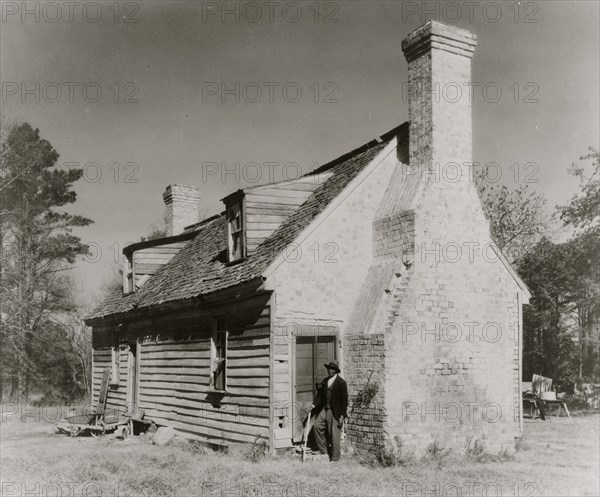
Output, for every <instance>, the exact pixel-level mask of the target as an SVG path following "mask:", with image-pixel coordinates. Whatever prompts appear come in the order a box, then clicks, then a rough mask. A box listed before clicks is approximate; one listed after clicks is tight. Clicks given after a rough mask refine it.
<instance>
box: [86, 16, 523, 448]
mask: <svg viewBox="0 0 600 497" xmlns="http://www.w3.org/2000/svg"><path fill="white" fill-rule="evenodd" d="M475 46H476V38H475V36H474V35H472V34H471V33H469V32H468V31H465V30H462V29H458V28H455V27H448V26H445V25H442V24H439V23H436V22H428V23H427V24H425V25H424V26H422V27H420V28H419V29H417V30H416V31H414V32H413V33H411V34H410V35H409V36H408V37H407V38H406V39H405V40H404V42H403V43H402V49H403V51H404V54H405V57H406V59H407V61H408V73H409V76H408V78H409V81H408V85H409V86H408V88H410V91H408V95H409V122H408V123H404V124H403V125H401V126H399V127H397V128H395V129H393V130H391V131H390V132H388V133H385V134H384V135H382V136H381V137H380V138H378V139H376V140H373V141H371V142H369V143H367V144H365V145H363V146H362V147H360V148H357V149H356V150H353V151H351V152H349V153H348V154H345V155H343V156H342V157H339V158H338V159H336V160H334V161H332V162H330V163H328V164H326V165H324V166H322V167H320V168H318V169H317V170H315V171H313V172H312V173H310V174H307V175H305V176H303V177H302V178H300V179H298V180H295V181H284V182H281V183H275V184H267V185H262V186H253V187H250V188H246V189H243V190H238V191H236V192H233V193H232V194H231V195H229V196H227V197H225V198H224V199H223V202H224V212H223V213H222V214H220V215H217V216H213V217H211V218H209V219H206V220H203V221H201V222H198V211H199V205H200V202H201V198H200V193H201V192H200V191H199V190H198V189H197V188H194V187H186V186H181V185H171V186H170V187H168V188H167V191H166V192H165V194H164V200H165V203H166V206H167V224H168V236H166V237H165V238H162V239H159V240H151V241H146V242H141V243H136V244H133V245H129V246H128V247H126V248H125V250H124V254H125V255H126V256H127V261H128V264H127V267H126V268H125V270H124V278H123V288H121V289H117V290H116V291H115V292H114V293H113V294H112V295H110V296H109V297H108V298H107V299H106V301H105V302H104V303H103V304H102V305H101V306H100V307H99V308H98V309H97V310H96V312H95V313H94V315H93V316H91V317H89V318H88V319H87V323H88V324H89V325H90V326H92V327H93V378H94V380H93V381H94V385H93V387H94V388H93V391H94V395H97V394H98V391H99V383H100V378H101V372H102V371H103V370H104V369H105V368H107V367H110V368H111V370H112V374H111V387H110V392H109V406H111V405H112V406H116V407H119V408H121V409H128V406H131V405H137V406H139V407H140V408H142V409H144V410H145V412H146V415H147V417H148V418H150V419H153V420H154V421H155V422H156V423H157V424H163V425H169V426H173V427H174V428H175V429H176V430H178V431H179V432H180V433H182V434H184V435H186V436H189V437H195V438H198V439H200V440H204V441H207V442H211V443H215V444H220V445H228V444H235V443H251V442H253V441H255V440H257V439H260V438H262V439H265V440H267V441H268V443H269V445H270V447H271V448H272V449H276V448H283V447H290V446H292V444H293V443H294V442H297V441H299V440H300V438H301V433H302V418H303V416H302V408H303V406H305V405H307V404H309V403H310V402H311V400H312V395H313V390H314V385H315V383H316V382H317V381H319V379H320V378H322V377H323V375H324V373H325V371H324V368H323V367H322V366H323V363H325V362H327V361H328V360H330V359H333V358H336V359H338V360H339V361H340V363H341V365H342V375H343V376H344V377H345V378H346V379H347V381H348V384H349V389H350V398H351V408H350V416H349V420H348V423H347V434H348V440H349V441H350V442H352V443H353V444H354V445H355V446H356V447H357V448H359V449H370V448H372V447H373V445H374V444H384V443H386V441H387V440H389V439H393V437H395V436H398V437H399V438H400V439H401V440H402V441H403V443H405V444H407V445H413V446H414V447H415V448H417V449H424V448H426V447H427V446H428V445H429V444H431V443H432V442H436V443H439V444H440V445H442V446H445V447H459V448H463V447H464V445H465V443H466V441H467V440H469V439H470V440H475V439H479V438H481V439H484V440H485V443H486V446H487V447H488V448H489V449H490V450H491V449H495V448H497V449H502V448H507V447H511V446H513V445H514V440H515V437H519V436H520V433H521V428H522V427H521V423H522V416H521V411H522V406H521V400H520V399H521V394H520V388H521V387H520V378H521V347H522V339H521V337H522V330H521V307H522V305H523V304H526V303H527V302H528V299H529V296H530V294H529V291H528V290H527V287H526V286H525V285H524V283H523V282H522V281H521V280H520V278H519V277H518V275H517V274H516V272H515V271H514V269H513V268H512V267H511V266H510V264H509V263H508V262H507V261H506V259H505V258H504V256H503V255H502V253H501V252H500V250H498V248H497V247H496V246H495V245H494V243H493V241H492V239H491V237H490V233H489V225H488V222H487V221H486V219H485V218H484V215H483V211H482V208H481V204H480V200H479V198H478V195H477V192H476V188H475V185H474V183H473V181H472V177H471V174H470V172H471V171H470V169H471V166H470V162H471V154H472V138H471V136H472V129H471V103H470V101H469V99H468V98H461V99H458V100H457V99H449V98H437V97H436V94H435V92H434V91H432V88H435V87H436V85H441V86H442V87H444V85H461V86H462V85H463V84H464V83H468V82H470V78H471V57H472V55H473V52H474V50H475Z"/></svg>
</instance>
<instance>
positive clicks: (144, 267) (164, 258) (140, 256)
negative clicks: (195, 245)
mask: <svg viewBox="0 0 600 497" xmlns="http://www.w3.org/2000/svg"><path fill="white" fill-rule="evenodd" d="M186 243H188V240H185V241H180V242H173V243H169V244H166V245H157V246H154V247H147V248H142V249H138V250H136V251H135V252H134V253H133V256H132V257H133V272H134V273H135V283H136V285H138V286H139V285H140V284H141V283H142V278H143V277H145V276H147V275H153V274H155V273H156V272H157V271H158V270H159V269H160V268H161V267H162V266H164V265H165V264H166V263H167V262H169V261H170V260H171V259H172V258H173V256H174V255H175V254H177V252H179V251H180V250H181V248H182V247H183V246H184V245H185V244H186Z"/></svg>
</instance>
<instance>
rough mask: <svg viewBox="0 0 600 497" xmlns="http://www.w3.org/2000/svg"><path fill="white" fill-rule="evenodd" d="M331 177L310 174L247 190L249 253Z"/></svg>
mask: <svg viewBox="0 0 600 497" xmlns="http://www.w3.org/2000/svg"><path fill="white" fill-rule="evenodd" d="M330 176H331V173H326V174H320V175H315V176H307V177H302V178H298V179H296V180H294V181H288V182H285V183H279V184H271V185H264V186H257V187H255V188H251V189H247V190H245V197H246V198H245V208H246V244H247V252H248V253H249V254H250V253H252V252H253V251H254V250H255V249H256V247H258V245H259V244H261V243H262V242H263V241H264V240H265V239H266V238H267V237H268V236H269V235H270V234H271V233H273V231H275V230H276V229H277V228H278V227H279V225H280V224H281V223H283V222H284V221H285V220H286V219H287V218H288V217H289V216H290V215H291V214H292V213H294V212H295V211H296V210H297V209H298V207H299V206H300V205H302V204H303V203H304V202H305V201H306V199H308V197H310V196H311V195H312V193H313V192H314V191H315V190H316V189H317V188H318V187H319V186H321V184H322V183H323V182H324V181H325V180H326V179H327V178H329V177H330Z"/></svg>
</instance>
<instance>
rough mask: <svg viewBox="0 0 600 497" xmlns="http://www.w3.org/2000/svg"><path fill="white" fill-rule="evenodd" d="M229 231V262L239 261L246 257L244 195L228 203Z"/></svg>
mask: <svg viewBox="0 0 600 497" xmlns="http://www.w3.org/2000/svg"><path fill="white" fill-rule="evenodd" d="M227 231H228V238H229V262H233V261H239V260H241V259H243V258H244V254H245V247H244V216H243V198H242V197H240V198H238V199H237V200H234V201H232V202H230V203H229V204H228V205H227Z"/></svg>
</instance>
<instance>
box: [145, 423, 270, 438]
mask: <svg viewBox="0 0 600 497" xmlns="http://www.w3.org/2000/svg"><path fill="white" fill-rule="evenodd" d="M156 417H157V419H161V418H159V416H156ZM162 419H164V420H165V423H164V424H166V425H167V426H172V427H173V428H175V429H176V430H177V431H180V432H182V433H184V434H187V433H190V434H195V435H201V436H202V439H206V440H207V441H210V442H213V443H227V442H230V441H235V442H239V443H253V442H254V441H255V440H256V436H257V435H252V434H247V433H248V432H244V431H241V432H236V431H233V430H227V429H224V428H214V427H208V426H201V425H197V424H194V423H190V422H189V420H188V419H186V418H185V417H182V416H175V417H174V419H171V418H162ZM159 424H160V423H159ZM242 428H243V427H242ZM258 435H262V436H264V437H265V438H266V436H267V435H268V430H266V429H262V430H260V431H259V432H258Z"/></svg>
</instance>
